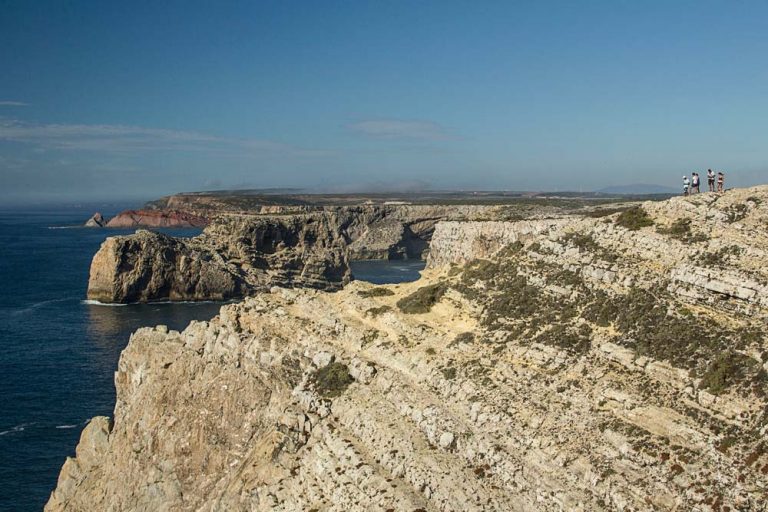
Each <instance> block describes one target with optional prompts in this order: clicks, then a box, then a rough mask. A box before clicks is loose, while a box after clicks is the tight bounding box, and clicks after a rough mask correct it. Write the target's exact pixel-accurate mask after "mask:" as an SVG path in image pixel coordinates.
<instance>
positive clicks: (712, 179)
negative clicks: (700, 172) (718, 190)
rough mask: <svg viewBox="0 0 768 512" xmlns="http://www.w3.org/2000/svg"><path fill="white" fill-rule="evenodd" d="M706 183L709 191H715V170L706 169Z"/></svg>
mask: <svg viewBox="0 0 768 512" xmlns="http://www.w3.org/2000/svg"><path fill="white" fill-rule="evenodd" d="M707 184H708V185H709V191H710V192H714V191H715V171H713V170H712V169H707Z"/></svg>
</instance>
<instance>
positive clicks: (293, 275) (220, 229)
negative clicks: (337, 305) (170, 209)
mask: <svg viewBox="0 0 768 512" xmlns="http://www.w3.org/2000/svg"><path fill="white" fill-rule="evenodd" d="M350 278H351V276H350V271H349V264H348V261H347V257H346V251H345V242H344V240H343V239H341V238H340V237H339V236H338V235H337V234H336V232H335V231H334V229H333V226H332V225H331V224H329V222H328V219H327V218H326V217H325V216H323V215H316V216H312V215H308V216H292V217H276V218H265V217H248V216H226V217H222V218H219V219H218V220H217V222H216V223H214V224H212V225H211V226H209V227H208V228H206V230H205V231H204V232H203V234H201V235H200V236H197V237H194V238H186V239H185V238H174V237H170V236H167V235H163V234H160V233H153V232H150V231H143V230H140V231H138V232H137V233H136V234H133V235H129V236H118V237H110V238H107V240H106V241H105V242H104V243H103V244H102V245H101V248H100V249H99V251H98V252H97V253H96V255H95V256H94V257H93V261H92V262H91V269H90V277H89V281H88V298H89V299H91V300H98V301H101V302H120V303H125V302H147V301H157V300H226V299H231V298H240V297H243V296H245V295H249V294H252V293H254V292H256V291H258V290H267V289H269V287H271V286H274V285H279V286H288V287H291V286H299V287H308V288H321V289H325V290H336V289H339V288H341V287H342V286H343V285H344V284H345V283H347V282H348V281H349V280H350Z"/></svg>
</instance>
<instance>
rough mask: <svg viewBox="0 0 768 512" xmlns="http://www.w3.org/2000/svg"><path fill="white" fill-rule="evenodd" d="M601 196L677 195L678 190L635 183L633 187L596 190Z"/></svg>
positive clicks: (617, 186) (618, 186)
mask: <svg viewBox="0 0 768 512" xmlns="http://www.w3.org/2000/svg"><path fill="white" fill-rule="evenodd" d="M596 192H597V193H599V194H620V195H645V194H677V193H678V192H679V190H678V189H676V188H673V187H667V186H664V185H651V184H647V183H633V184H631V185H616V186H612V187H605V188H601V189H600V190H596Z"/></svg>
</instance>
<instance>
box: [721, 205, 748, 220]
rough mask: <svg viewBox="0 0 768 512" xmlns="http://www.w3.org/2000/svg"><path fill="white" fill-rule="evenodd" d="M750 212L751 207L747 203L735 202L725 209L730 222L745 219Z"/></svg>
mask: <svg viewBox="0 0 768 512" xmlns="http://www.w3.org/2000/svg"><path fill="white" fill-rule="evenodd" d="M748 212H749V207H748V206H747V205H746V204H733V205H731V206H729V207H728V208H726V209H725V214H726V215H727V219H728V222H738V221H740V220H744V218H745V217H746V216H747V213H748Z"/></svg>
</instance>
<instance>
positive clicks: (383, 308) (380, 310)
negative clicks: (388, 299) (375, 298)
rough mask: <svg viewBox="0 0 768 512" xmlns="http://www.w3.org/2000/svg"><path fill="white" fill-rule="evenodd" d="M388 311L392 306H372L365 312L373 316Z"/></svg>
mask: <svg viewBox="0 0 768 512" xmlns="http://www.w3.org/2000/svg"><path fill="white" fill-rule="evenodd" d="M388 311H392V308H391V307H389V306H379V307H377V308H371V309H369V310H367V311H366V312H365V314H366V315H371V316H379V315H383V314H384V313H387V312H388Z"/></svg>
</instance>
